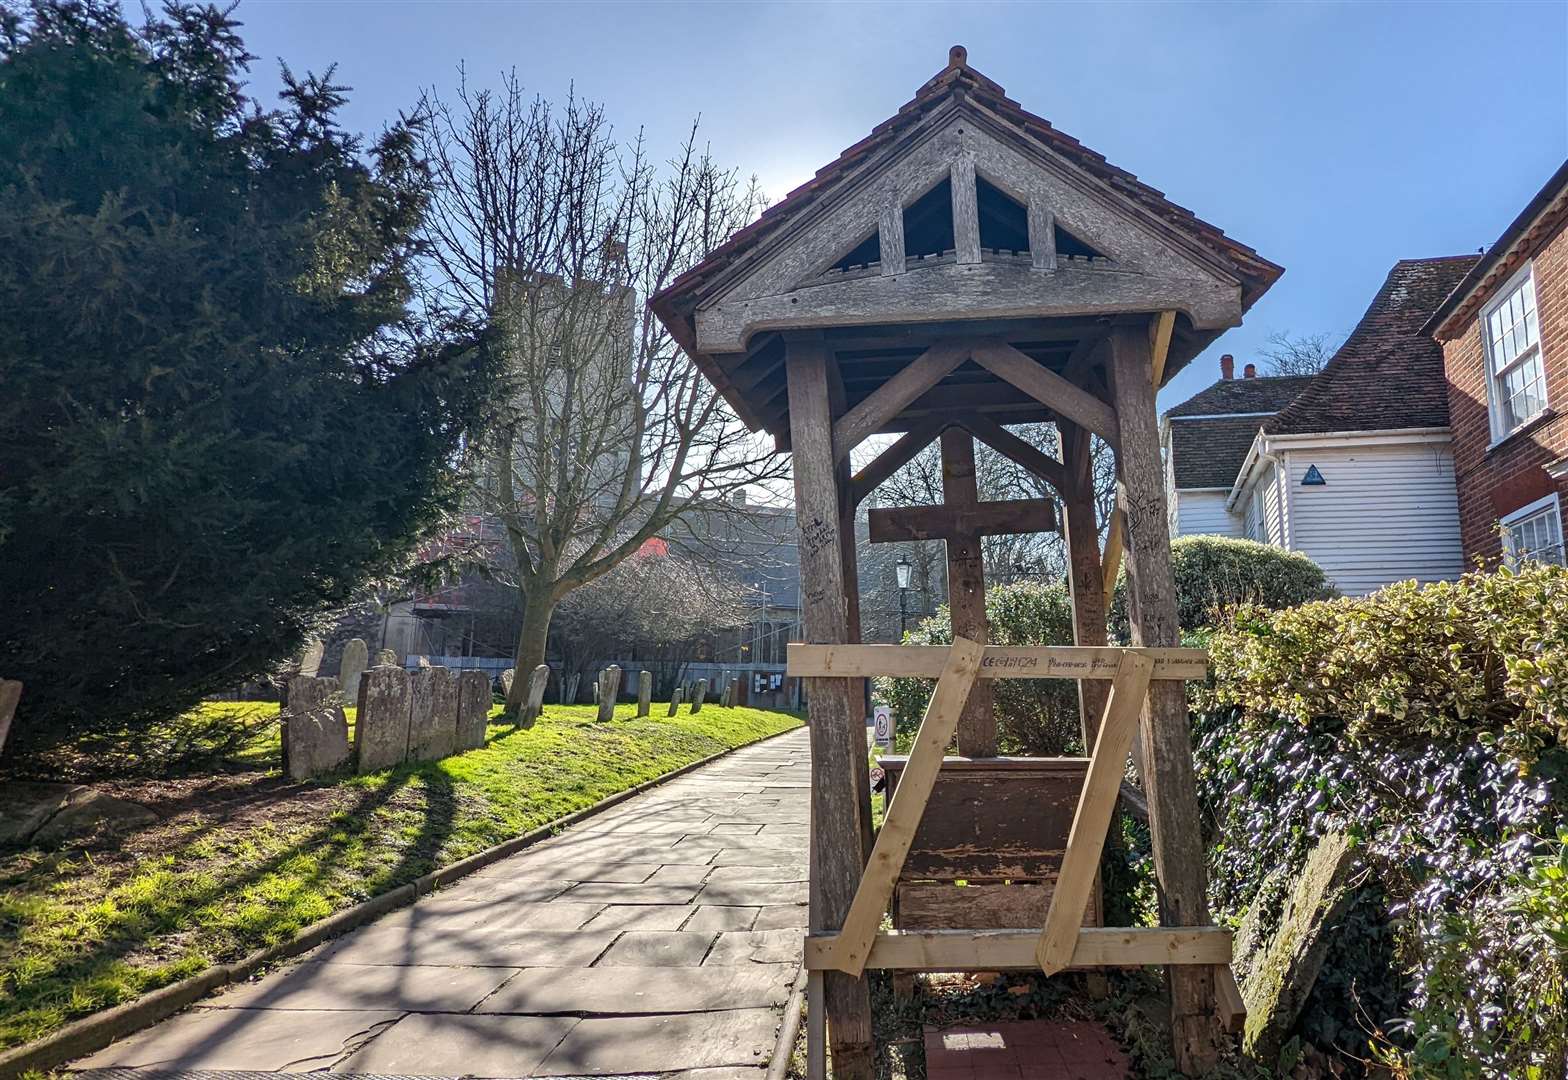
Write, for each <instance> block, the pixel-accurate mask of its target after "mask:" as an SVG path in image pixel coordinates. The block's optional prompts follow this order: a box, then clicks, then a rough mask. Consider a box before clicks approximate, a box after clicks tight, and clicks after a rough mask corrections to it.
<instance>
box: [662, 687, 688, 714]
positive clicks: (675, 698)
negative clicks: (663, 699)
mask: <svg viewBox="0 0 1568 1080" xmlns="http://www.w3.org/2000/svg"><path fill="white" fill-rule="evenodd" d="M684 693H685V691H684V690H682V689H681V688H680V687H679V686H677V687H676V688H675V689H674V690H672V691H670V711H669V712H668V713H667V714H666V715H667V716H674V715H675V710H676V709H678V708H680V706H681V696H682V695H683V694H684Z"/></svg>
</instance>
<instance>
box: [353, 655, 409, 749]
mask: <svg viewBox="0 0 1568 1080" xmlns="http://www.w3.org/2000/svg"><path fill="white" fill-rule="evenodd" d="M408 689H409V688H408V672H406V671H404V670H403V669H402V668H400V667H394V666H392V665H390V664H386V665H377V666H376V667H373V668H371V669H370V670H369V671H367V672H365V674H364V677H363V678H361V679H360V680H359V711H358V713H357V714H356V715H355V718H354V753H355V755H356V756H357V758H358V769H359V771H360V772H361V773H370V772H376V771H378V770H380V769H386V768H390V767H392V766H393V765H399V764H401V763H402V762H403V761H405V760H407V758H408Z"/></svg>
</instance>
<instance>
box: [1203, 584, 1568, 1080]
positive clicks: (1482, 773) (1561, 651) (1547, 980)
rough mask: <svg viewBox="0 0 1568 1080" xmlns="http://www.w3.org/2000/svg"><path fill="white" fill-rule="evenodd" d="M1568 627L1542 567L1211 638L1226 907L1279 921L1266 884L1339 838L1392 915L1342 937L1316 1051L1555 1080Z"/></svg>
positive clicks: (1566, 596)
mask: <svg viewBox="0 0 1568 1080" xmlns="http://www.w3.org/2000/svg"><path fill="white" fill-rule="evenodd" d="M1565 613H1568V570H1562V569H1559V568H1539V569H1534V570H1531V571H1529V572H1527V573H1522V574H1511V573H1508V572H1501V573H1496V574H1481V573H1474V574H1470V575H1467V576H1466V577H1464V578H1463V579H1461V580H1460V581H1458V582H1455V583H1448V584H1438V585H1429V586H1426V587H1424V588H1423V587H1418V586H1416V585H1414V584H1401V585H1395V586H1391V587H1390V588H1388V589H1385V590H1382V591H1381V592H1379V593H1375V594H1373V595H1371V596H1368V597H1363V598H1358V599H1341V600H1332V601H1325V602H1319V603H1312V604H1307V605H1304V606H1302V607H1299V608H1295V609H1291V610H1286V611H1280V612H1274V613H1267V612H1263V611H1259V610H1256V609H1244V610H1243V611H1241V612H1240V613H1238V615H1237V617H1236V618H1235V620H1234V622H1233V623H1232V624H1231V625H1228V626H1224V627H1221V628H1219V629H1218V630H1216V632H1215V633H1213V634H1212V635H1211V636H1210V638H1209V641H1208V647H1209V649H1210V654H1211V657H1212V660H1213V672H1214V675H1213V677H1212V679H1211V680H1210V682H1209V683H1208V684H1206V685H1204V686H1203V687H1202V688H1200V689H1198V690H1196V691H1195V692H1194V701H1195V705H1196V707H1197V713H1196V717H1195V729H1196V734H1197V757H1198V782H1199V794H1200V800H1201V802H1202V804H1203V807H1204V810H1205V813H1206V815H1207V816H1208V821H1207V825H1208V827H1209V828H1210V830H1211V832H1212V837H1213V844H1212V848H1211V861H1212V866H1211V875H1210V880H1211V883H1212V885H1211V888H1212V891H1213V894H1214V896H1213V899H1214V901H1215V906H1216V908H1217V909H1218V910H1220V911H1222V912H1227V913H1230V914H1232V915H1235V914H1239V913H1240V912H1241V911H1243V910H1244V909H1246V908H1247V907H1248V906H1249V905H1251V904H1254V903H1263V904H1266V905H1267V904H1271V903H1274V902H1276V901H1277V898H1274V899H1273V900H1271V898H1270V897H1269V896H1268V895H1266V894H1267V892H1268V890H1266V889H1265V888H1264V886H1265V883H1266V882H1267V881H1268V880H1269V879H1270V877H1271V875H1275V872H1276V871H1277V870H1278V869H1279V868H1281V867H1284V868H1287V872H1288V871H1289V870H1290V869H1294V868H1298V867H1300V865H1301V863H1302V861H1303V859H1304V856H1305V854H1306V852H1307V850H1308V849H1309V848H1310V847H1311V845H1312V844H1313V843H1314V842H1315V840H1316V838H1318V837H1319V836H1321V835H1323V834H1324V833H1326V832H1328V831H1331V830H1344V831H1346V832H1347V833H1348V834H1349V835H1351V836H1352V837H1353V838H1355V839H1356V840H1357V841H1358V842H1359V844H1360V849H1361V855H1360V857H1361V860H1362V862H1363V864H1364V868H1365V870H1366V871H1367V873H1368V888H1369V889H1372V890H1381V894H1382V895H1383V896H1386V906H1383V902H1381V901H1380V902H1379V904H1378V905H1375V906H1373V905H1362V904H1360V903H1359V902H1358V905H1357V907H1356V908H1353V909H1352V910H1353V912H1355V913H1357V914H1356V915H1355V917H1354V918H1347V919H1346V920H1345V921H1344V922H1343V923H1342V924H1341V926H1340V928H1339V935H1340V936H1339V940H1338V941H1336V943H1335V946H1334V949H1333V951H1332V952H1331V958H1332V960H1333V962H1334V963H1336V964H1339V965H1341V966H1340V967H1339V968H1338V969H1334V968H1330V969H1328V970H1327V971H1326V972H1325V975H1324V977H1323V979H1321V980H1320V983H1319V986H1318V988H1317V990H1316V991H1315V993H1314V998H1313V1000H1312V1002H1311V1003H1309V1006H1308V1010H1307V1014H1306V1018H1305V1020H1304V1024H1309V1025H1310V1028H1311V1030H1310V1031H1309V1032H1308V1033H1309V1034H1310V1035H1312V1036H1313V1037H1315V1038H1318V1039H1320V1040H1323V1041H1326V1042H1331V1043H1336V1044H1337V1045H1338V1046H1339V1047H1340V1048H1341V1049H1343V1050H1344V1051H1346V1053H1347V1054H1349V1055H1351V1056H1357V1057H1364V1056H1365V1053H1366V1050H1367V1046H1366V1040H1365V1038H1364V1037H1363V1032H1365V1031H1366V1029H1367V1027H1368V1024H1369V1022H1370V1024H1371V1025H1372V1026H1373V1028H1374V1029H1375V1031H1374V1038H1373V1049H1375V1050H1376V1051H1377V1052H1378V1053H1379V1054H1380V1055H1381V1056H1383V1057H1384V1058H1385V1059H1386V1060H1387V1061H1388V1062H1389V1063H1390V1064H1391V1066H1392V1067H1393V1068H1394V1070H1395V1071H1396V1072H1397V1073H1401V1074H1403V1075H1408V1076H1411V1077H1421V1078H1432V1080H1436V1078H1437V1077H1492V1076H1496V1077H1505V1076H1506V1077H1514V1076H1521V1077H1524V1076H1533V1075H1550V1074H1549V1073H1543V1072H1541V1071H1540V1070H1542V1069H1544V1068H1546V1067H1548V1066H1549V1065H1550V1063H1552V1062H1555V1063H1556V1067H1558V1068H1560V1067H1561V1063H1562V1061H1563V1060H1564V1054H1565V1052H1568V1011H1565V1010H1564V1008H1563V978H1564V965H1565V964H1568V940H1565V937H1568V935H1565V932H1564V930H1565V928H1564V924H1563V917H1562V914H1561V908H1560V907H1556V906H1554V903H1553V897H1556V896H1560V895H1561V893H1562V888H1563V887H1562V886H1561V885H1560V884H1559V881H1560V880H1561V878H1560V874H1561V872H1562V865H1561V863H1562V858H1563V856H1562V854H1561V842H1560V841H1559V840H1558V839H1557V836H1556V833H1557V827H1558V823H1560V822H1561V821H1562V820H1563V815H1564V811H1565V802H1568V792H1565V791H1564V785H1563V777H1564V776H1565V775H1568V749H1565V741H1568V740H1565V730H1564V717H1565V711H1564V709H1565V704H1568V699H1565V697H1564V695H1565V694H1568V690H1565V686H1568V683H1565V682H1564V675H1565V674H1568V672H1565V671H1564V664H1565V663H1568V638H1565V634H1568V614H1565ZM1275 876H1277V875H1275ZM1364 898H1365V897H1364ZM1378 907H1382V910H1381V911H1379V910H1378ZM1269 910H1270V909H1269V908H1268V907H1265V908H1264V911H1265V913H1267V912H1269ZM1553 912H1555V914H1553ZM1390 948H1391V950H1392V952H1393V953H1394V955H1395V956H1396V957H1397V965H1396V966H1397V968H1398V969H1399V970H1400V971H1401V972H1403V973H1404V977H1403V982H1402V985H1401V984H1399V983H1397V982H1396V983H1395V984H1394V985H1393V986H1392V988H1391V987H1390V980H1389V975H1388V971H1387V970H1386V968H1387V965H1383V964H1381V962H1380V961H1378V960H1377V958H1378V957H1380V956H1385V955H1387V954H1388V953H1389V951H1390ZM1400 1013H1403V1016H1401V1015H1400Z"/></svg>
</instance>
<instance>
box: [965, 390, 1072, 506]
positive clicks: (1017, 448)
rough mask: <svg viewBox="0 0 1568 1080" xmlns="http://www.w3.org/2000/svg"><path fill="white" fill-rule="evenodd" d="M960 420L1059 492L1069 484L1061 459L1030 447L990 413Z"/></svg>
mask: <svg viewBox="0 0 1568 1080" xmlns="http://www.w3.org/2000/svg"><path fill="white" fill-rule="evenodd" d="M957 423H958V425H959V426H960V427H962V428H963V429H964V430H966V431H968V432H969V433H970V434H971V435H973V436H974V437H975V438H977V439H979V440H980V441H981V442H983V443H985V444H986V445H987V446H989V447H990V448H991V449H993V450H995V451H996V452H997V453H999V454H1001V455H1002V456H1003V457H1005V458H1007V459H1009V460H1010V461H1013V462H1015V463H1016V464H1018V465H1021V466H1023V467H1024V468H1026V469H1028V470H1029V471H1030V472H1032V473H1034V474H1035V475H1036V476H1038V477H1039V478H1040V479H1042V480H1044V481H1045V482H1046V483H1047V484H1050V485H1051V486H1052V487H1053V488H1055V489H1056V490H1057V491H1058V492H1060V491H1061V490H1062V488H1063V487H1065V486H1066V484H1067V470H1066V468H1065V467H1064V466H1063V465H1062V463H1061V462H1060V461H1057V460H1056V459H1055V458H1053V457H1051V456H1050V455H1048V454H1046V453H1045V451H1043V450H1041V449H1040V448H1039V447H1037V446H1031V445H1030V444H1029V443H1027V442H1025V441H1024V440H1023V439H1021V438H1019V437H1018V436H1017V435H1014V434H1013V433H1012V432H1011V431H1008V430H1007V429H1006V428H1005V427H1003V426H1002V425H1001V424H998V423H997V422H996V421H995V420H992V419H991V418H990V417H989V416H985V415H983V414H981V413H965V414H964V415H962V416H959V417H958V418H957ZM1053 528H1054V526H1053ZM1041 531H1044V530H1041Z"/></svg>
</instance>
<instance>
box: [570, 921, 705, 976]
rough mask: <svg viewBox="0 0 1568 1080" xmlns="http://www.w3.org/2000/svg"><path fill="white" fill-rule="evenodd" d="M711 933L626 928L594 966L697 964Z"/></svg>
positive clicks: (672, 965) (689, 965)
mask: <svg viewBox="0 0 1568 1080" xmlns="http://www.w3.org/2000/svg"><path fill="white" fill-rule="evenodd" d="M713 938H714V935H713V934H712V933H707V934H703V933H696V932H687V931H685V930H628V931H627V932H626V933H624V934H622V935H621V936H620V937H618V938H616V939H615V944H614V945H611V946H610V948H609V951H608V952H606V953H605V954H604V955H603V956H601V957H600V958H599V960H598V962H597V963H596V965H595V966H596V967H698V966H699V965H701V963H702V960H703V957H705V956H707V955H708V947H709V946H711V945H712V944H713Z"/></svg>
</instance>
